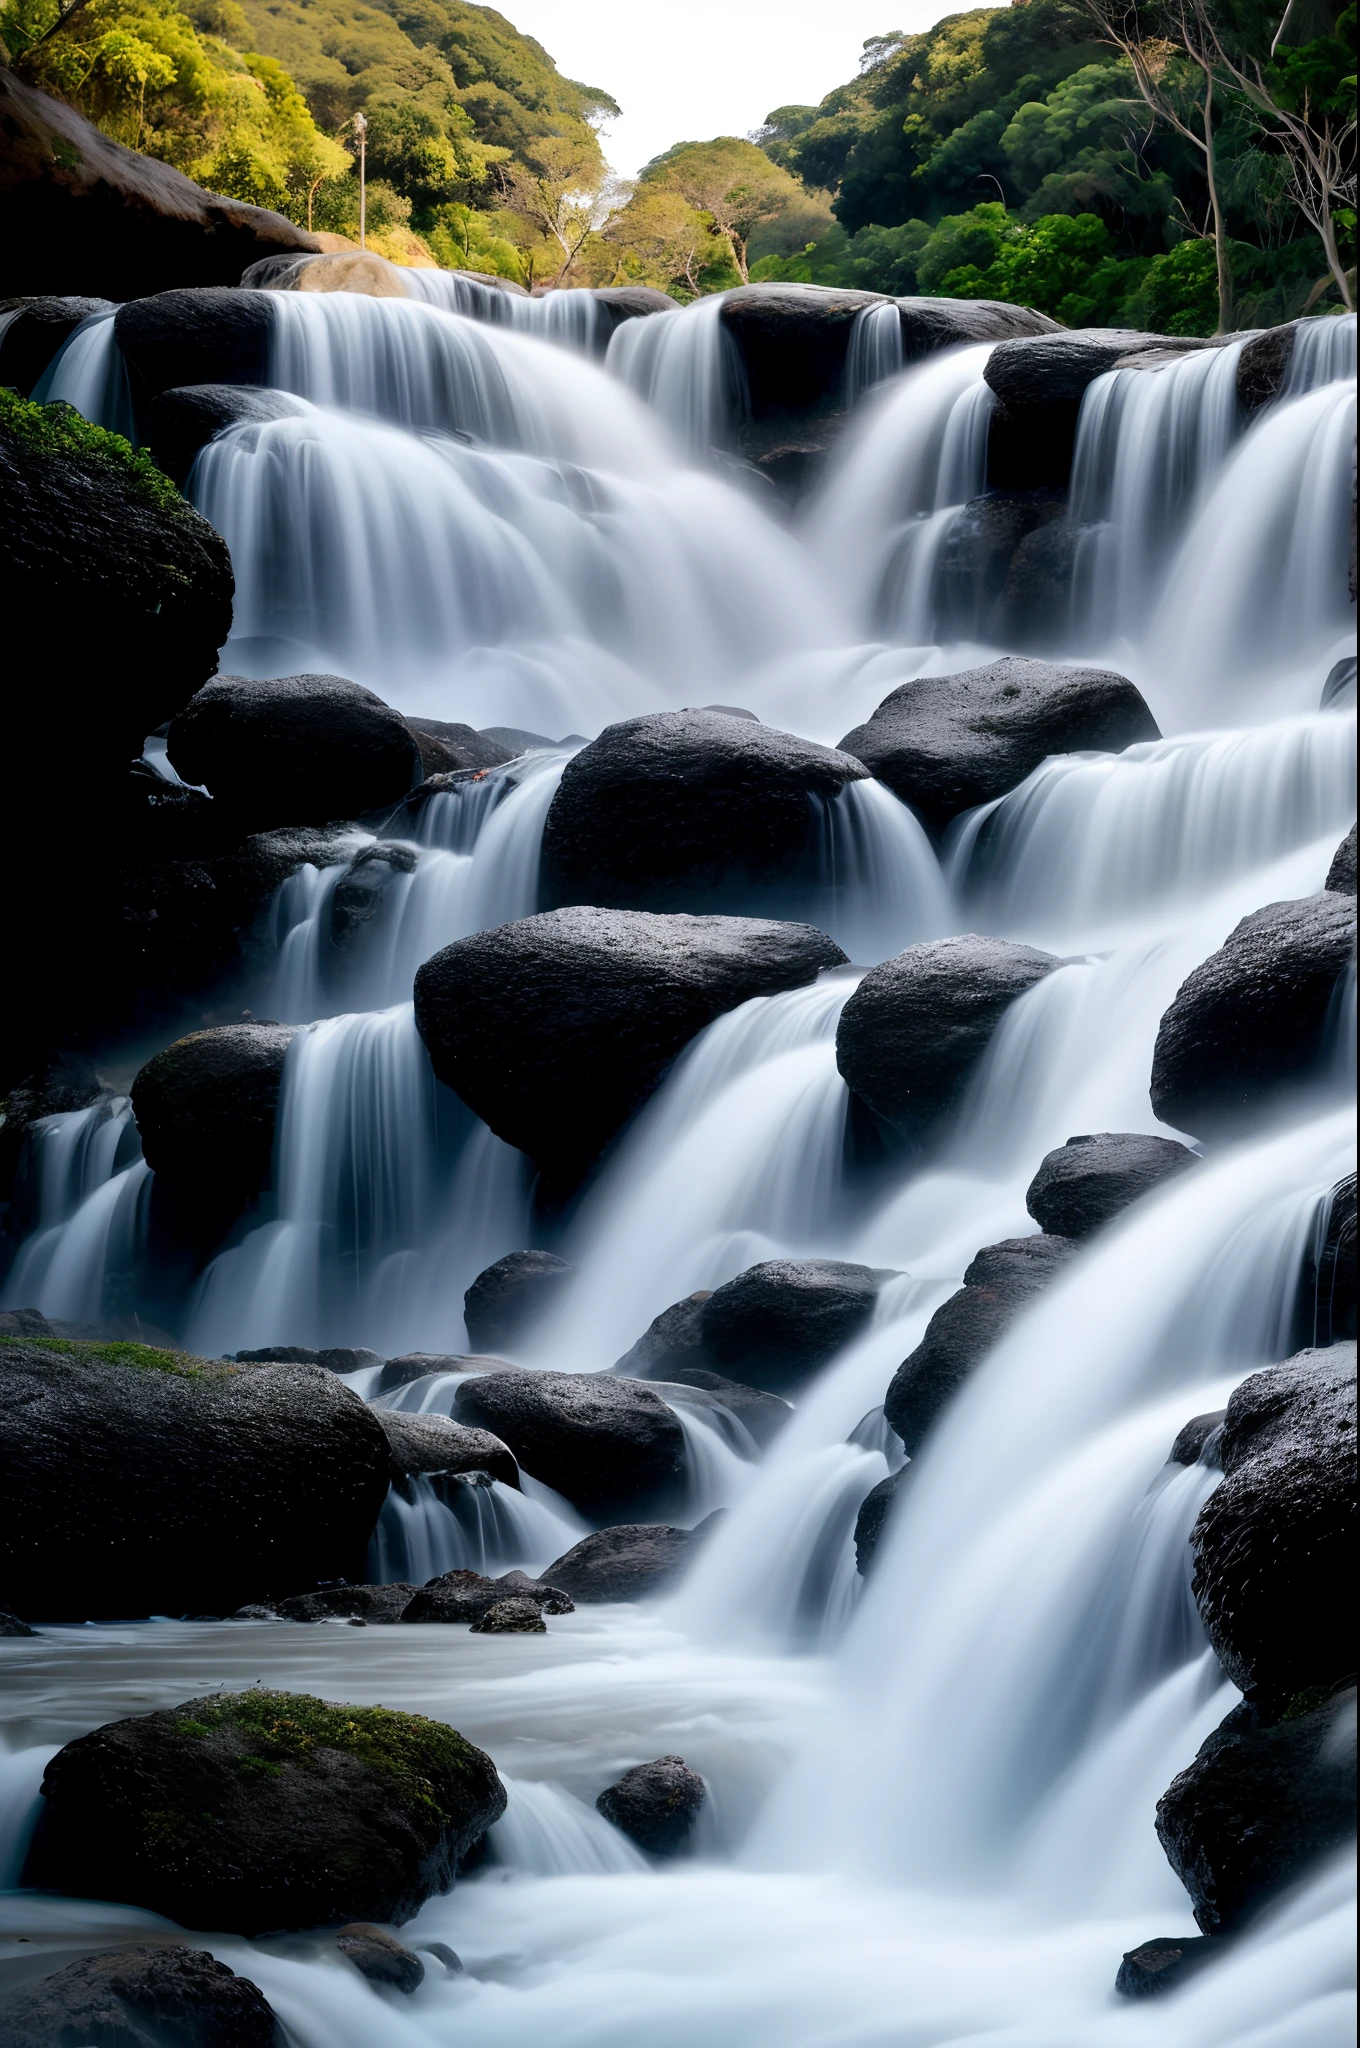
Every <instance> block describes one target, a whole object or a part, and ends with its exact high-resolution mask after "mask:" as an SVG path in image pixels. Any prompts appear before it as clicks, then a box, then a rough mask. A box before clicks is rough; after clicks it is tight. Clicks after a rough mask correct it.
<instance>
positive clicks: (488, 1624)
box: [472, 1599, 548, 1636]
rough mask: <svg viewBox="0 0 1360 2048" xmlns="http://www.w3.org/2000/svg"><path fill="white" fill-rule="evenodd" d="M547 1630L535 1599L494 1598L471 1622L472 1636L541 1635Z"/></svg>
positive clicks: (541, 1610) (541, 1611)
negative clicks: (482, 1612)
mask: <svg viewBox="0 0 1360 2048" xmlns="http://www.w3.org/2000/svg"><path fill="white" fill-rule="evenodd" d="M547 1632H548V1625H547V1623H546V1622H545V1621H544V1619H543V1609H542V1608H541V1607H540V1606H539V1605H538V1603H537V1601H534V1600H525V1599H512V1600H494V1601H493V1602H492V1603H491V1605H490V1607H488V1608H487V1610H486V1612H485V1614H482V1615H479V1616H478V1618H477V1620H476V1621H474V1622H473V1624H472V1634H473V1635H474V1636H542V1635H546V1634H547Z"/></svg>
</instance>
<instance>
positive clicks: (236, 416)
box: [147, 384, 302, 489]
mask: <svg viewBox="0 0 1360 2048" xmlns="http://www.w3.org/2000/svg"><path fill="white" fill-rule="evenodd" d="M301 410H302V406H301V403H300V401H299V400H297V399H296V398H293V397H292V396H291V395H290V394H289V393H288V392H286V391H260V390H255V389H252V388H251V387H250V386H249V385H240V384H191V385H188V386H187V387H183V388H181V389H179V390H175V391H162V392H159V393H158V394H157V395H156V397H155V398H153V399H152V401H151V406H150V414H149V426H148V433H147V446H148V447H149V448H150V450H151V453H152V456H153V457H154V459H155V461H156V462H157V463H159V465H160V467H161V468H162V469H163V470H164V471H165V473H166V475H167V476H168V477H170V478H171V479H172V481H173V482H175V483H177V484H178V485H179V486H180V488H181V489H183V487H184V485H185V483H186V482H187V481H188V476H189V471H190V470H191V469H192V468H193V466H194V463H195V462H196V461H197V459H198V456H199V453H200V451H201V450H202V449H204V448H206V447H207V445H208V443H209V441H215V440H216V439H217V436H218V435H219V434H224V433H225V432H226V430H227V428H228V427H236V426H240V425H241V424H242V423H243V422H248V421H256V422H258V421H261V420H281V419H285V418H286V417H287V416H288V414H289V413H297V412H300V411H301Z"/></svg>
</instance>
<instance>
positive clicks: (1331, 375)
mask: <svg viewBox="0 0 1360 2048" xmlns="http://www.w3.org/2000/svg"><path fill="white" fill-rule="evenodd" d="M1356 329H1357V321H1356V317H1355V314H1354V313H1340V314H1324V315H1322V316H1321V317H1320V318H1317V319H1313V320H1300V321H1299V322H1298V323H1297V325H1296V326H1295V328H1294V347H1293V349H1292V351H1291V353H1290V357H1289V368H1288V369H1287V370H1286V371H1285V378H1284V386H1283V389H1282V390H1281V392H1280V397H1281V398H1282V399H1283V398H1297V397H1298V396H1299V395H1300V393H1301V392H1304V391H1316V390H1317V389H1318V387H1319V386H1320V385H1322V384H1336V383H1339V382H1342V381H1343V380H1345V379H1347V378H1349V379H1350V380H1351V382H1352V383H1353V382H1354V381H1355V362H1356Z"/></svg>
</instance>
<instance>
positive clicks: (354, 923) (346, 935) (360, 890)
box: [329, 841, 420, 952]
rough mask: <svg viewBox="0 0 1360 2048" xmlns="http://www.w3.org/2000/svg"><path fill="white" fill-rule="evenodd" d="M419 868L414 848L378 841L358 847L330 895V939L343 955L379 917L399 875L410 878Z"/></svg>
mask: <svg viewBox="0 0 1360 2048" xmlns="http://www.w3.org/2000/svg"><path fill="white" fill-rule="evenodd" d="M419 864H420V855H419V853H418V852H417V850H416V848H415V847H414V846H402V845H400V844H397V845H392V844H389V843H387V842H385V841H379V842H378V844H377V845H376V846H365V847H361V848H360V850H359V852H358V853H356V854H355V855H354V858H353V859H352V860H351V861H350V863H349V866H348V867H347V868H346V870H345V872H344V874H343V875H341V877H340V879H339V881H338V882H337V883H336V885H335V887H334V889H333V890H332V891H331V907H330V927H329V937H330V942H331V944H332V946H334V947H335V948H336V949H337V951H339V952H343V951H344V950H345V948H346V947H347V946H352V945H353V944H354V943H355V942H356V941H357V940H358V939H359V938H361V937H362V935H363V933H364V931H365V929H366V928H367V926H368V925H370V924H371V923H372V922H373V920H374V919H375V918H376V917H378V916H380V915H381V913H382V911H383V907H384V905H385V904H386V903H387V901H388V898H389V896H390V895H391V892H392V889H393V887H394V885H395V884H396V882H397V879H398V877H399V876H401V875H413V874H414V873H415V871H416V868H417V867H418V866H419Z"/></svg>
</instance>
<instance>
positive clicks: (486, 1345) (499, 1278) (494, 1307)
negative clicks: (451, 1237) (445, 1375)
mask: <svg viewBox="0 0 1360 2048" xmlns="http://www.w3.org/2000/svg"><path fill="white" fill-rule="evenodd" d="M575 1270H576V1269H575V1267H574V1266H570V1265H568V1263H567V1261H566V1260H565V1259H559V1258H558V1257H557V1255H556V1253H555V1252H542V1251H524V1252H507V1253H506V1255H505V1257H504V1258H503V1259H497V1260H496V1261H495V1263H494V1265H490V1266H488V1267H486V1269H485V1270H484V1271H483V1272H481V1273H479V1274H478V1275H477V1278H476V1279H475V1280H474V1281H473V1283H472V1285H471V1287H469V1288H468V1290H467V1292H466V1294H465V1295H464V1296H463V1321H464V1324H465V1325H466V1327H467V1333H468V1342H469V1343H470V1344H471V1345H472V1346H473V1348H474V1350H476V1351H479V1352H490V1353H493V1354H494V1353H499V1352H505V1351H513V1350H514V1349H515V1347H516V1345H517V1344H520V1343H523V1341H524V1340H525V1339H526V1338H527V1337H529V1336H530V1335H531V1334H532V1332H533V1330H534V1328H535V1327H536V1325H537V1324H539V1323H540V1322H541V1321H542V1320H543V1318H544V1317H545V1316H547V1315H550V1314H551V1313H552V1311H553V1309H554V1308H556V1307H557V1306H558V1305H559V1304H560V1303H561V1302H562V1301H563V1300H564V1298H565V1295H566V1290H567V1288H568V1287H569V1286H570V1284H571V1279H572V1275H573V1274H574V1272H575Z"/></svg>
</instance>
